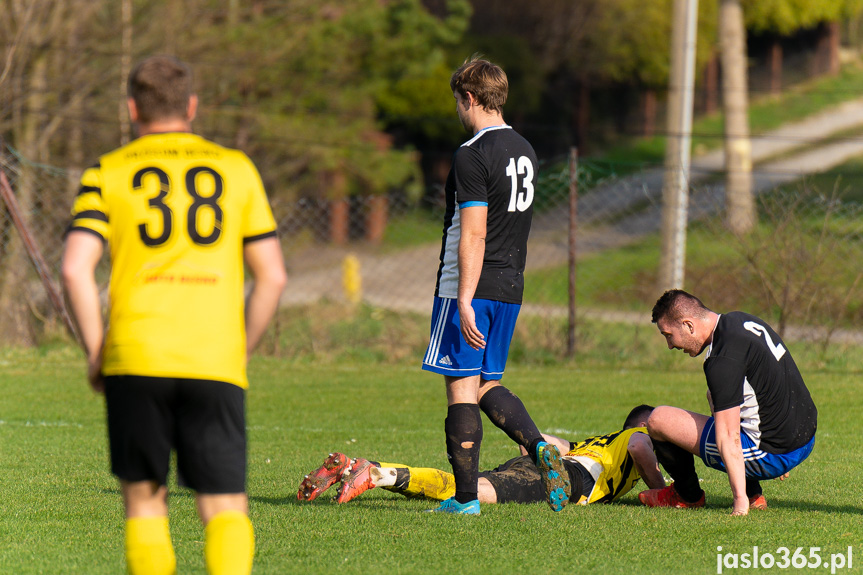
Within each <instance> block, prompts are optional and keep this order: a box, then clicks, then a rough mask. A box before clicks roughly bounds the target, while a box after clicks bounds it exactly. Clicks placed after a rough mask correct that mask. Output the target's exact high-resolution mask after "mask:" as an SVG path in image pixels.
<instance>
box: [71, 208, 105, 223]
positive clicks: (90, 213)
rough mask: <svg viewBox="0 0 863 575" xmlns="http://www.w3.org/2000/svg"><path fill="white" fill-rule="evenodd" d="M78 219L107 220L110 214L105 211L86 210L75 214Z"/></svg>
mask: <svg viewBox="0 0 863 575" xmlns="http://www.w3.org/2000/svg"><path fill="white" fill-rule="evenodd" d="M74 219H76V220H99V221H100V222H107V221H108V216H106V215H105V214H104V213H103V212H100V211H98V210H84V211H83V212H78V213H77V214H75V218H74Z"/></svg>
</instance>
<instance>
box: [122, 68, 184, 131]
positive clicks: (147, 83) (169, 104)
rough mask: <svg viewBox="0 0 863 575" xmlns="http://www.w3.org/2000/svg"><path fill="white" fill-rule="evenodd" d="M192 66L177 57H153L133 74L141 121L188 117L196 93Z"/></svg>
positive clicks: (131, 92)
mask: <svg viewBox="0 0 863 575" xmlns="http://www.w3.org/2000/svg"><path fill="white" fill-rule="evenodd" d="M192 81H193V78H192V69H191V68H190V67H189V65H188V64H186V63H185V62H182V61H180V60H178V59H177V58H174V57H173V56H151V57H149V58H147V59H146V60H144V61H142V62H141V63H139V64H138V65H137V66H135V69H134V70H132V72H131V73H130V74H129V82H128V86H127V90H128V94H129V97H130V98H132V99H133V100H134V101H135V106H136V107H137V109H138V121H139V122H140V123H142V124H148V123H150V122H153V121H156V120H165V119H171V118H185V117H186V113H187V111H188V109H189V100H190V98H191V97H192V94H193V93H194V91H193V87H192Z"/></svg>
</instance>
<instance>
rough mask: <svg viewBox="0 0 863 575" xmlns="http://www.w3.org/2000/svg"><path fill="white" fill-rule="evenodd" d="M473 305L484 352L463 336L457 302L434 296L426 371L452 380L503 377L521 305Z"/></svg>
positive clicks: (489, 302)
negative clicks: (483, 343)
mask: <svg viewBox="0 0 863 575" xmlns="http://www.w3.org/2000/svg"><path fill="white" fill-rule="evenodd" d="M471 306H472V307H473V310H474V315H475V317H476V327H477V329H479V331H480V333H482V334H483V335H484V336H485V349H474V348H472V347H471V346H469V345H468V344H467V342H466V341H465V340H464V337H462V334H461V323H460V320H459V313H458V302H457V301H456V300H455V299H452V298H440V297H435V298H434V309H433V310H432V320H431V335H430V336H429V346H428V349H427V350H426V354H425V357H424V358H423V369H424V370H427V371H433V372H435V373H439V374H441V375H447V376H450V377H469V376H473V375H480V376H481V377H482V378H483V379H485V380H490V381H497V380H499V379H500V378H502V377H503V371H504V368H505V367H506V358H507V355H508V354H509V344H510V342H511V341H512V334H513V332H514V331H515V322H516V320H517V319H518V312H519V311H520V310H521V305H519V304H514V303H504V302H500V301H492V300H487V299H475V300H473V302H471Z"/></svg>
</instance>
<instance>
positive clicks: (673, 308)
mask: <svg viewBox="0 0 863 575" xmlns="http://www.w3.org/2000/svg"><path fill="white" fill-rule="evenodd" d="M709 311H710V310H709V309H708V308H707V306H705V305H704V304H703V303H701V300H700V299H698V298H697V297H695V296H694V295H692V294H690V293H686V292H685V291H683V290H682V289H670V290H668V291H667V292H665V293H664V294H662V295H661V296H660V297H659V299H658V300H656V304H655V305H654V306H653V314H652V316H651V321H652V322H653V323H658V322H659V320H661V319H668V320H677V319H680V318H682V317H684V316H687V315H689V316H692V317H704V315H705V314H706V313H707V312H709Z"/></svg>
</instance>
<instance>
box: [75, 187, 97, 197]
mask: <svg viewBox="0 0 863 575" xmlns="http://www.w3.org/2000/svg"><path fill="white" fill-rule="evenodd" d="M93 193H95V194H99V196H101V195H102V188H97V187H96V186H81V188H80V189H79V190H78V195H79V196H80V195H81V194H93Z"/></svg>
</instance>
